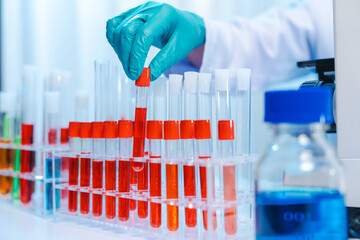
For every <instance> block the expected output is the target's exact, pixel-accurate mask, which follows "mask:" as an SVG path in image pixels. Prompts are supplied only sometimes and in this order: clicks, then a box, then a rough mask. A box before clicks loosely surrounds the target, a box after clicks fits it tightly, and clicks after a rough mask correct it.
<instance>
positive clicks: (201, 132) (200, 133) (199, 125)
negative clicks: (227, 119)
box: [195, 120, 211, 139]
mask: <svg viewBox="0 0 360 240" xmlns="http://www.w3.org/2000/svg"><path fill="white" fill-rule="evenodd" d="M195 138H196V139H211V125H210V120H196V121H195Z"/></svg>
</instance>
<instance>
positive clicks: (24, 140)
mask: <svg viewBox="0 0 360 240" xmlns="http://www.w3.org/2000/svg"><path fill="white" fill-rule="evenodd" d="M33 132H34V126H33V124H22V125H21V144H22V145H31V144H33ZM34 166H35V152H34V151H29V150H22V151H21V157H20V172H21V173H30V172H32V171H33V168H34ZM33 192H34V181H30V180H26V179H23V178H20V201H21V202H22V203H29V202H30V201H31V195H32V193H33Z"/></svg>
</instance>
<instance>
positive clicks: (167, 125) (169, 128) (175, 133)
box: [164, 120, 180, 140]
mask: <svg viewBox="0 0 360 240" xmlns="http://www.w3.org/2000/svg"><path fill="white" fill-rule="evenodd" d="M164 139H165V140H178V139H180V126H179V121H175V120H169V121H165V122H164Z"/></svg>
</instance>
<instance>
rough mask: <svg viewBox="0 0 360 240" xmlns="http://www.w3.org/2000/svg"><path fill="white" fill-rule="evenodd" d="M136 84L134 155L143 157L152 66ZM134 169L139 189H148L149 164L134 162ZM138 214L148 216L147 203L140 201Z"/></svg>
mask: <svg viewBox="0 0 360 240" xmlns="http://www.w3.org/2000/svg"><path fill="white" fill-rule="evenodd" d="M135 86H136V109H135V122H134V143H133V157H134V158H143V157H144V156H145V151H144V149H145V127H146V112H147V111H146V110H147V101H148V99H147V98H148V90H149V87H150V68H144V70H143V72H142V74H141V75H140V77H139V78H138V79H137V80H136V81H135ZM133 169H134V170H135V171H138V190H139V191H145V190H147V185H148V183H147V166H145V164H144V163H142V162H137V161H134V162H133ZM138 204H139V205H138V216H139V217H140V218H146V217H147V215H148V213H147V209H148V207H147V203H146V202H143V201H139V202H138Z"/></svg>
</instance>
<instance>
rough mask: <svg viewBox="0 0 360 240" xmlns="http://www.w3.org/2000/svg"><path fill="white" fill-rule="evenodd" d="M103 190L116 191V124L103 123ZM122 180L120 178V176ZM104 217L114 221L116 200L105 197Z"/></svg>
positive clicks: (113, 122)
mask: <svg viewBox="0 0 360 240" xmlns="http://www.w3.org/2000/svg"><path fill="white" fill-rule="evenodd" d="M104 137H105V155H106V159H105V190H106V192H107V193H109V192H110V193H114V192H115V190H116V160H115V157H117V156H118V146H119V140H118V123H117V122H115V121H105V123H104ZM120 177H121V178H122V176H120ZM105 216H106V218H107V219H114V218H115V216H116V198H115V197H113V196H108V195H106V197H105Z"/></svg>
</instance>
